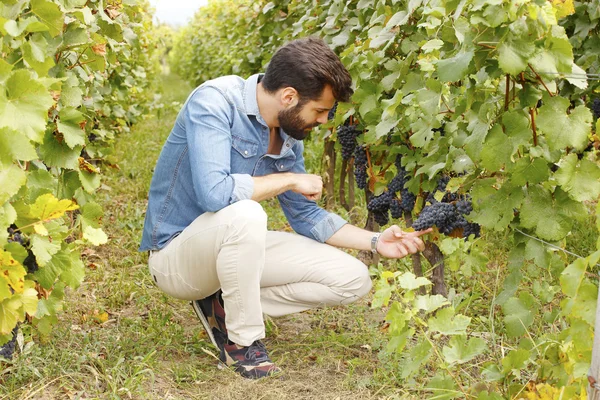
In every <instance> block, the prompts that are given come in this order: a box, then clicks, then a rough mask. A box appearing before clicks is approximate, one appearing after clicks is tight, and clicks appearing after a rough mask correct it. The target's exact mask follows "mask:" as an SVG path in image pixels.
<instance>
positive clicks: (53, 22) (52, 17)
mask: <svg viewBox="0 0 600 400" xmlns="http://www.w3.org/2000/svg"><path fill="white" fill-rule="evenodd" d="M31 12H33V13H34V14H35V15H37V17H38V18H39V19H40V20H41V21H42V23H43V24H44V25H46V26H47V27H48V30H49V32H50V35H52V37H54V36H56V35H58V34H59V33H61V32H62V30H63V25H64V15H63V13H62V11H60V8H59V7H58V4H54V3H52V2H50V1H46V0H31Z"/></svg>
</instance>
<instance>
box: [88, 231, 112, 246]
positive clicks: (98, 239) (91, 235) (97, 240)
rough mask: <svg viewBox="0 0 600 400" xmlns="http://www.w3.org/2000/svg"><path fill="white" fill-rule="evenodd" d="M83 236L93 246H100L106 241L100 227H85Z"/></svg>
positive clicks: (106, 237) (106, 238)
mask: <svg viewBox="0 0 600 400" xmlns="http://www.w3.org/2000/svg"><path fill="white" fill-rule="evenodd" d="M83 238H84V239H85V240H87V241H89V242H90V243H92V244H93V245H94V246H100V245H101V244H105V243H107V242H108V236H106V233H104V231H103V230H102V229H101V228H92V227H91V226H88V227H86V228H85V230H84V232H83Z"/></svg>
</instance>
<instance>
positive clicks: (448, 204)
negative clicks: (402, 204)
mask: <svg viewBox="0 0 600 400" xmlns="http://www.w3.org/2000/svg"><path fill="white" fill-rule="evenodd" d="M449 181H450V177H448V176H442V177H441V178H440V179H439V181H438V186H437V188H436V190H435V191H434V192H432V193H429V195H428V196H427V199H426V202H427V203H429V205H427V206H425V207H424V208H423V210H422V211H421V213H420V214H419V217H418V218H417V220H416V221H415V222H414V223H413V228H415V230H418V231H419V230H423V229H427V228H430V227H432V226H435V227H437V228H438V230H439V231H440V232H441V233H443V234H446V235H448V234H450V233H452V232H454V231H457V230H462V237H463V238H468V237H469V236H470V235H475V237H479V235H480V233H481V229H480V226H479V225H478V224H476V223H471V222H469V221H467V219H466V218H465V216H466V215H469V214H470V213H471V211H473V205H472V203H471V198H470V196H469V195H460V194H458V193H448V192H446V193H445V194H444V196H443V198H442V201H441V202H438V201H437V200H436V199H435V196H434V195H435V192H436V191H438V190H439V191H443V192H445V190H446V186H447V185H448V182H449Z"/></svg>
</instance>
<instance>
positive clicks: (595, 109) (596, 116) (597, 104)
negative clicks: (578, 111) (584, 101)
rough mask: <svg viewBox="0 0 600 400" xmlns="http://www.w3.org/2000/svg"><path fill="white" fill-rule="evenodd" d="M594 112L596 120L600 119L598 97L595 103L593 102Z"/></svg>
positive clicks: (599, 100)
mask: <svg viewBox="0 0 600 400" xmlns="http://www.w3.org/2000/svg"><path fill="white" fill-rule="evenodd" d="M590 108H591V109H592V112H593V113H594V117H595V118H600V97H596V98H595V99H594V101H592V105H591V107H590Z"/></svg>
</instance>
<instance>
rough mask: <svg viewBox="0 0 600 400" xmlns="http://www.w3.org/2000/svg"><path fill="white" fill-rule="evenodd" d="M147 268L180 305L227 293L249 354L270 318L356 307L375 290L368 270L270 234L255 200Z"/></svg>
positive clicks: (159, 254)
mask: <svg viewBox="0 0 600 400" xmlns="http://www.w3.org/2000/svg"><path fill="white" fill-rule="evenodd" d="M148 263H149V267H150V273H151V274H152V276H153V279H154V281H155V282H156V284H157V285H158V287H159V288H160V289H162V290H163V291H164V292H166V293H167V294H169V295H171V296H173V297H176V298H179V299H184V300H198V299H203V298H205V297H207V296H210V295H211V294H213V293H215V292H216V291H217V290H218V289H219V288H221V290H222V292H223V302H224V305H225V315H226V316H225V323H226V325H227V331H228V335H229V339H230V340H231V341H233V342H234V343H237V344H239V345H243V346H249V345H250V344H251V343H252V342H254V341H255V340H257V339H262V338H264V336H265V327H264V322H263V313H264V314H267V315H270V316H281V315H286V314H291V313H295V312H299V311H303V310H307V309H310V308H315V307H319V306H323V305H340V304H349V303H351V302H353V301H355V300H357V299H359V298H360V297H362V296H364V295H366V294H367V293H368V292H369V290H370V289H371V280H370V278H369V274H368V270H367V267H366V266H365V265H364V264H363V263H362V262H360V261H359V260H357V259H356V258H354V257H352V256H351V255H349V254H347V253H345V252H343V251H341V250H339V249H337V248H335V247H332V246H329V245H327V244H323V243H319V242H317V241H315V240H313V239H309V238H306V237H304V236H301V235H297V234H292V233H286V232H273V231H267V215H266V214H265V212H264V210H263V209H262V207H261V205H260V204H259V203H257V202H255V201H252V200H242V201H239V202H236V203H234V204H232V205H231V206H228V207H226V208H224V209H222V210H220V211H218V212H216V213H205V214H202V215H201V216H199V217H198V218H197V219H196V220H195V221H194V222H193V223H192V224H191V225H190V226H188V227H187V228H186V229H185V230H184V231H183V232H181V234H179V235H178V236H177V237H175V238H174V239H173V240H171V242H169V243H168V244H167V246H165V247H164V248H163V249H161V250H160V251H155V252H152V253H151V255H150V259H149V262H148Z"/></svg>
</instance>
